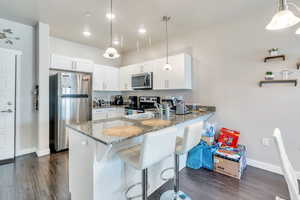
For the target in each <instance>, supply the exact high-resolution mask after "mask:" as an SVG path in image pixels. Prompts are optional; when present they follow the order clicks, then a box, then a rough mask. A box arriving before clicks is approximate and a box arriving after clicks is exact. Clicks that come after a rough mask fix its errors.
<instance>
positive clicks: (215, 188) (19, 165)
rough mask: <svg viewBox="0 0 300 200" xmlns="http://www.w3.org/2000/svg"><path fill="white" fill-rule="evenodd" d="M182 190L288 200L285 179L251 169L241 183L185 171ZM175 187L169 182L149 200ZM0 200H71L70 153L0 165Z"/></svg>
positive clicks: (221, 199) (215, 197)
mask: <svg viewBox="0 0 300 200" xmlns="http://www.w3.org/2000/svg"><path fill="white" fill-rule="evenodd" d="M180 180H181V189H182V190H183V191H184V192H187V193H188V194H190V196H191V197H192V198H193V200H274V199H275V196H276V195H278V196H280V197H282V198H285V199H288V190H287V186H286V184H285V181H284V179H283V177H282V176H279V175H277V174H273V173H270V172H267V171H264V170H260V169H257V168H254V167H248V168H247V170H246V172H245V174H244V177H243V179H242V180H241V181H238V180H235V179H233V178H230V177H227V176H223V175H221V174H217V173H214V172H210V171H207V170H192V169H184V170H182V171H181V174H180ZM170 188H172V183H171V182H168V183H167V184H165V185H164V186H163V187H161V188H160V189H159V190H157V191H156V192H155V193H154V194H152V195H151V197H150V200H158V199H159V196H160V194H161V193H162V192H163V191H165V190H168V189H170ZM0 200H70V197H69V192H68V153H67V152H62V153H58V154H52V155H51V156H45V157H42V158H37V157H36V156H35V155H34V154H31V155H27V156H23V157H19V158H17V159H16V162H15V163H14V164H7V165H0ZM100 200H101V199H100Z"/></svg>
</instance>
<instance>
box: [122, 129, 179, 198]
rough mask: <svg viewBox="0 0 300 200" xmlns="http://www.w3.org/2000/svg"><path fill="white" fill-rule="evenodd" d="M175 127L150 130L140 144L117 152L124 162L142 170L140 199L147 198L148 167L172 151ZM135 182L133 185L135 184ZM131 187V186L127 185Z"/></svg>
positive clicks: (175, 132)
mask: <svg viewBox="0 0 300 200" xmlns="http://www.w3.org/2000/svg"><path fill="white" fill-rule="evenodd" d="M176 134H177V128H175V127H171V128H166V129H163V130H161V131H156V132H151V133H148V134H146V135H145V137H144V141H143V143H142V144H140V145H136V146H134V147H131V148H128V149H125V150H121V151H119V152H118V153H117V154H118V155H119V157H120V159H121V160H123V161H124V162H125V163H126V164H129V165H130V166H132V167H134V168H135V169H137V170H142V197H143V198H142V199H143V200H147V194H148V173H147V169H148V167H150V166H152V165H154V164H156V163H158V162H160V161H162V160H164V159H165V158H167V157H169V156H170V155H172V154H173V153H174V146H175V144H176ZM136 185H138V184H135V185H133V186H136ZM129 188H130V189H132V188H133V187H129ZM128 192H129V191H128V190H127V192H126V193H125V195H126V199H133V198H136V197H139V196H136V197H131V198H129V197H127V193H128Z"/></svg>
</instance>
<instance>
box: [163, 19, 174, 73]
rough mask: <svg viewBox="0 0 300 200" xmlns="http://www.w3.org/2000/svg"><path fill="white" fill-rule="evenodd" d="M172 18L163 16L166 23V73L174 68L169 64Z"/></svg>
mask: <svg viewBox="0 0 300 200" xmlns="http://www.w3.org/2000/svg"><path fill="white" fill-rule="evenodd" d="M170 19H171V17H169V16H163V21H164V22H165V23H166V59H167V60H166V64H165V66H164V70H165V71H170V70H172V66H171V65H170V63H169V35H168V34H169V33H168V21H170Z"/></svg>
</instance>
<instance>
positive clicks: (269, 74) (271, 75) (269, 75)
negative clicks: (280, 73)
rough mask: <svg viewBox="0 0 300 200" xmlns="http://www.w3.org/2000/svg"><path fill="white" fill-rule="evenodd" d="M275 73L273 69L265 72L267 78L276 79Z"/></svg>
mask: <svg viewBox="0 0 300 200" xmlns="http://www.w3.org/2000/svg"><path fill="white" fill-rule="evenodd" d="M274 77H275V76H274V74H273V72H271V71H267V72H266V74H265V80H274Z"/></svg>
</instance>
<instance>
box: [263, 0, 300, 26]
mask: <svg viewBox="0 0 300 200" xmlns="http://www.w3.org/2000/svg"><path fill="white" fill-rule="evenodd" d="M299 22H300V19H299V18H298V17H296V16H295V15H294V14H293V13H292V12H291V11H290V10H289V8H288V3H287V0H279V9H278V12H277V13H276V14H275V15H274V17H273V18H272V20H271V22H270V23H269V24H268V25H267V26H266V29H267V30H280V29H285V28H288V27H291V26H294V25H296V24H297V23H299Z"/></svg>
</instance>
